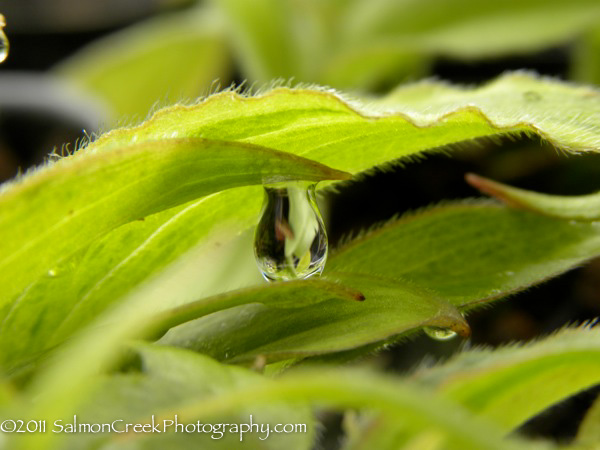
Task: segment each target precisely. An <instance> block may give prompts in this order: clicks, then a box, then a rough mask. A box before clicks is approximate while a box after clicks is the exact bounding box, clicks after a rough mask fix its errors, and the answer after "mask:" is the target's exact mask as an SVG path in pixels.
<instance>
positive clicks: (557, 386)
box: [417, 328, 600, 431]
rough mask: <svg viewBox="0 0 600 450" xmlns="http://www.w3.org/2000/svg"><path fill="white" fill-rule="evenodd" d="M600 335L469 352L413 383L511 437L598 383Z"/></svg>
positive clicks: (580, 333)
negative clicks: (520, 427)
mask: <svg viewBox="0 0 600 450" xmlns="http://www.w3.org/2000/svg"><path fill="white" fill-rule="evenodd" d="M599 355H600V330H598V329H597V328H592V329H586V328H580V329H573V328H571V329H564V330H562V331H560V332H558V333H556V334H555V335H552V336H550V337H547V338H545V339H543V340H540V341H537V342H534V343H531V344H526V345H524V346H522V347H518V346H509V347H505V348H500V349H496V350H470V351H466V352H464V353H462V354H459V355H458V356H455V357H454V358H452V359H451V360H450V361H448V362H446V363H445V364H443V365H441V366H439V367H435V368H433V369H430V370H423V371H422V373H420V374H417V377H418V378H419V379H420V380H421V381H422V382H424V383H426V384H428V385H430V386H435V388H436V389H438V390H439V391H440V392H441V393H443V395H444V396H446V397H447V398H449V399H452V400H453V401H456V402H458V403H460V404H462V405H463V406H465V407H467V408H468V409H469V410H471V411H473V412H474V413H476V414H478V415H481V416H483V417H486V418H488V419H490V420H492V421H493V422H494V423H496V424H498V425H499V426H501V427H502V428H503V429H504V430H506V431H510V430H512V429H514V428H515V427H516V426H518V425H520V424H521V423H523V422H524V421H526V420H527V419H529V418H531V417H533V416H535V415H536V414H538V413H540V412H542V411H543V410H544V409H546V408H548V407H550V406H551V405H553V404H555V403H558V402H559V401H560V400H563V399H565V398H567V397H569V396H571V395H574V394H576V393H577V392H579V391H581V390H583V389H586V388H588V387H591V386H594V385H596V384H598V383H599V382H600V357H599Z"/></svg>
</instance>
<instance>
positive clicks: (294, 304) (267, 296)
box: [147, 279, 365, 338]
mask: <svg viewBox="0 0 600 450" xmlns="http://www.w3.org/2000/svg"><path fill="white" fill-rule="evenodd" d="M334 298H337V299H342V300H354V301H363V300H364V299H365V298H364V295H363V294H362V293H361V292H360V291H358V290H355V289H351V288H348V287H346V286H343V285H342V284H339V283H333V282H330V281H327V280H320V279H309V280H294V281H288V282H287V283H276V284H269V285H266V286H265V285H263V286H258V287H251V288H246V289H242V290H238V291H229V292H227V293H224V294H220V295H217V296H214V297H207V298H204V299H202V300H198V301H196V302H192V303H186V304H185V305H182V306H180V307H178V308H175V309H171V310H167V311H164V312H162V313H160V314H159V315H157V316H156V317H155V318H154V319H150V323H149V324H148V325H147V327H148V330H149V331H148V334H149V335H151V336H157V338H158V337H161V336H162V335H163V334H164V333H166V332H167V331H168V330H169V329H170V328H173V327H175V326H177V325H180V324H182V323H185V322H189V321H191V320H195V319H199V318H200V317H203V316H206V315H209V314H212V313H214V312H217V311H222V310H225V309H230V308H233V307H236V306H241V305H247V304H251V303H260V304H263V305H265V306H270V307H273V308H284V309H293V308H302V307H307V306H311V305H314V304H316V303H321V302H324V301H326V300H329V299H334ZM284 314H285V312H283V311H282V315H284Z"/></svg>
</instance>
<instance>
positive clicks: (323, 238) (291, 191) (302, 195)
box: [254, 182, 327, 281]
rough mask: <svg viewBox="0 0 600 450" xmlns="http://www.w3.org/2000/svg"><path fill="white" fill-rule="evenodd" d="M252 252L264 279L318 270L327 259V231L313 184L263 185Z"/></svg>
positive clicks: (281, 278) (299, 275) (293, 276)
mask: <svg viewBox="0 0 600 450" xmlns="http://www.w3.org/2000/svg"><path fill="white" fill-rule="evenodd" d="M254 255H255V257H256V263H257V265H258V268H259V269H260V271H261V273H262V274H263V276H264V277H265V279H266V280H267V281H285V280H294V279H299V278H300V279H302V278H308V277H310V276H312V275H315V274H320V273H321V272H322V271H323V268H324V267H325V261H326V259H327V235H326V234H325V226H324V225H323V219H322V218H321V214H320V212H319V209H318V207H317V202H316V199H315V184H314V183H309V182H294V183H286V184H278V185H271V186H265V201H264V204H263V210H262V217H261V219H260V222H259V223H258V226H257V227H256V233H255V235H254Z"/></svg>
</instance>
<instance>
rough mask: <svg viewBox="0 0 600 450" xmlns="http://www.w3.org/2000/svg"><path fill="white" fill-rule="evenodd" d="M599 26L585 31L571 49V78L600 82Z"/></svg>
mask: <svg viewBox="0 0 600 450" xmlns="http://www.w3.org/2000/svg"><path fill="white" fill-rule="evenodd" d="M599 54H600V27H598V26H596V27H594V28H592V29H591V30H589V31H588V32H587V33H585V34H584V35H583V36H582V37H581V39H580V40H579V42H577V44H576V46H575V49H574V51H573V56H572V57H573V63H572V64H573V65H572V68H571V75H572V76H571V78H573V79H575V80H577V81H580V82H585V83H591V84H596V85H598V84H600V58H599V57H598V55H599Z"/></svg>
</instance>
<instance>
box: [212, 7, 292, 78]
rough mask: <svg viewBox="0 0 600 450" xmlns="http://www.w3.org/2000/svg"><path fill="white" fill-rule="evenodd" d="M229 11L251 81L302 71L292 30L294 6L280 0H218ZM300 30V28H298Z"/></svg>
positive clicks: (231, 30)
mask: <svg viewBox="0 0 600 450" xmlns="http://www.w3.org/2000/svg"><path fill="white" fill-rule="evenodd" d="M215 3H216V4H218V5H219V7H220V9H221V11H225V12H226V18H227V20H228V23H229V33H230V35H231V36H232V40H233V42H234V44H235V45H234V47H235V48H236V50H237V56H238V58H239V59H240V60H241V62H242V64H243V67H244V69H245V72H246V73H245V77H244V78H249V79H250V80H251V81H257V80H258V81H262V82H266V81H271V80H273V79H277V78H285V79H289V78H292V77H294V76H297V75H298V74H299V73H301V70H302V67H298V60H299V58H298V56H299V55H298V51H297V50H298V47H297V42H298V41H297V40H295V39H294V36H293V35H292V34H291V33H290V31H291V29H292V27H291V22H292V17H293V16H292V14H291V9H292V8H291V5H290V4H289V2H286V1H279V0H254V1H252V2H245V1H238V0H216V1H215ZM298 31H301V30H298Z"/></svg>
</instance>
